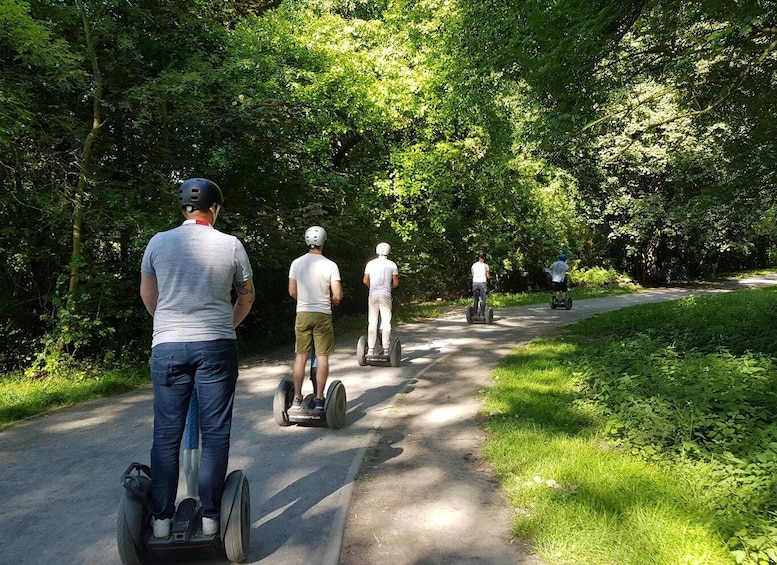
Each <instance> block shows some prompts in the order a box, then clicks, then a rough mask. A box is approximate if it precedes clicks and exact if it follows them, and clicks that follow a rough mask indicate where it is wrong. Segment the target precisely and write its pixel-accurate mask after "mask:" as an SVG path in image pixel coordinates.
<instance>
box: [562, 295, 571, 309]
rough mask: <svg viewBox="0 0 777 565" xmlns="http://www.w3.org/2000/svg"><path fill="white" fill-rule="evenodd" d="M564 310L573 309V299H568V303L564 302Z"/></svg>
mask: <svg viewBox="0 0 777 565" xmlns="http://www.w3.org/2000/svg"><path fill="white" fill-rule="evenodd" d="M564 308H566V309H567V310H571V309H572V299H571V298H569V297H567V299H566V301H565V302H564Z"/></svg>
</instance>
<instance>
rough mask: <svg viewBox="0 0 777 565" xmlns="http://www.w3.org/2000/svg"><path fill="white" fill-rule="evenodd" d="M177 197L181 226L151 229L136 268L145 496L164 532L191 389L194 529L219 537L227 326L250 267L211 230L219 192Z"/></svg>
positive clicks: (229, 364)
mask: <svg viewBox="0 0 777 565" xmlns="http://www.w3.org/2000/svg"><path fill="white" fill-rule="evenodd" d="M178 200H179V203H180V206H181V212H182V213H183V216H184V218H185V220H184V222H183V224H182V225H180V226H178V227H176V228H174V229H171V230H168V231H165V232H160V233H157V234H156V235H154V236H153V237H152V238H151V240H150V241H149V242H148V246H147V247H146V250H145V252H144V254H143V260H142V262H141V267H140V271H141V275H140V296H141V298H142V300H143V304H144V305H145V306H146V309H147V310H148V312H149V314H151V315H152V316H153V318H154V321H153V325H154V331H153V338H152V344H151V345H152V348H151V380H152V382H153V385H154V443H153V445H152V447H151V502H152V513H153V519H152V527H153V532H154V537H156V538H167V537H169V536H170V526H171V518H172V516H173V512H174V510H175V499H176V496H177V491H178V474H179V463H178V461H179V459H178V456H179V449H180V444H181V436H182V435H183V431H184V427H185V425H186V417H187V413H188V408H189V400H190V398H191V396H192V391H193V390H194V388H195V385H196V388H197V396H198V406H199V424H200V432H201V434H202V454H201V457H200V469H199V489H198V490H199V495H200V501H201V502H202V516H203V518H202V532H203V534H204V535H216V534H217V533H218V530H219V513H220V508H221V493H222V491H223V490H224V480H225V478H226V472H227V463H228V459H229V437H230V433H231V429H232V428H231V426H232V406H233V403H234V397H235V384H236V382H237V375H238V367H237V337H236V335H235V328H236V327H237V325H238V324H240V322H242V321H243V319H244V318H245V317H246V316H247V315H248V313H249V311H250V310H251V306H252V305H253V302H254V282H253V271H252V270H251V263H250V262H249V260H248V255H247V254H246V251H245V249H244V248H243V244H242V243H241V242H240V240H238V239H237V238H236V237H234V236H231V235H227V234H224V233H221V232H219V231H218V230H216V229H214V227H213V225H214V224H215V223H216V219H217V218H218V214H219V211H220V210H221V205H222V204H223V202H224V197H223V195H222V192H221V189H220V188H219V187H218V185H216V183H214V182H212V181H209V180H207V179H202V178H193V179H189V180H187V181H186V182H184V183H183V184H182V185H181V187H180V189H179V192H178ZM233 288H234V289H235V291H236V295H237V300H235V303H234V305H233V304H232V298H231V291H232V289H233Z"/></svg>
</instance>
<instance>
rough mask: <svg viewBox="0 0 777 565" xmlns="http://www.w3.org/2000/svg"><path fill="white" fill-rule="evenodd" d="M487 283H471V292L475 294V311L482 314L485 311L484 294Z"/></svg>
mask: <svg viewBox="0 0 777 565" xmlns="http://www.w3.org/2000/svg"><path fill="white" fill-rule="evenodd" d="M487 293H488V285H487V284H486V283H481V282H476V283H472V294H474V295H475V312H479V313H481V314H483V313H484V312H485V311H486V294H487ZM478 303H479V304H478Z"/></svg>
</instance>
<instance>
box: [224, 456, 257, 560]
mask: <svg viewBox="0 0 777 565" xmlns="http://www.w3.org/2000/svg"><path fill="white" fill-rule="evenodd" d="M220 526H221V532H222V534H221V539H222V541H223V543H224V553H226V554H227V559H229V560H230V561H232V562H233V563H240V562H242V561H245V559H246V557H247V556H248V547H249V545H250V541H251V490H250V488H249V487H248V479H246V477H245V475H243V471H232V472H231V473H230V474H229V476H228V477H227V480H226V481H225V482H224V491H223V492H222V496H221V524H220Z"/></svg>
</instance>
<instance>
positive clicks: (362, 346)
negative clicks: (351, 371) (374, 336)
mask: <svg viewBox="0 0 777 565" xmlns="http://www.w3.org/2000/svg"><path fill="white" fill-rule="evenodd" d="M356 362H357V363H358V364H359V366H360V367H364V366H365V365H366V364H367V336H366V335H363V336H361V337H360V338H359V341H357V342H356Z"/></svg>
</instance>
